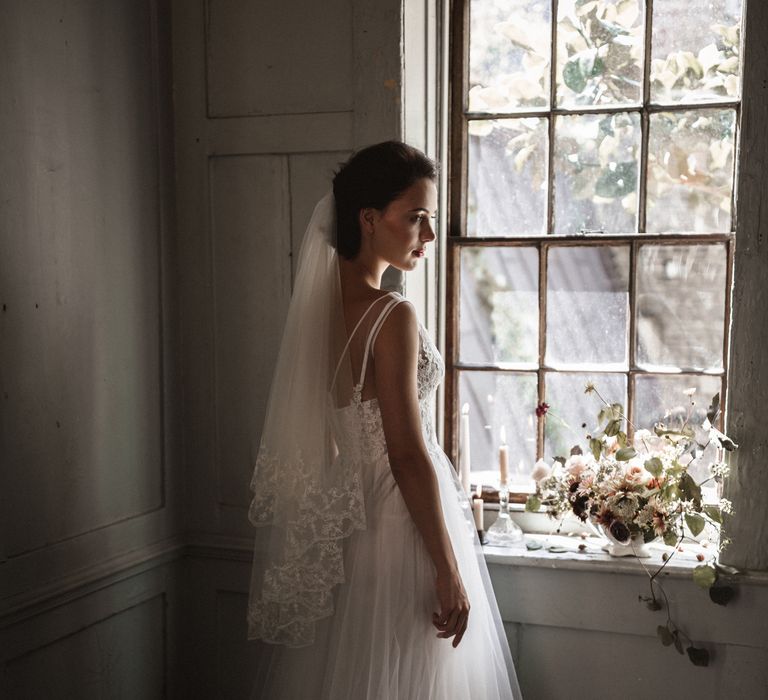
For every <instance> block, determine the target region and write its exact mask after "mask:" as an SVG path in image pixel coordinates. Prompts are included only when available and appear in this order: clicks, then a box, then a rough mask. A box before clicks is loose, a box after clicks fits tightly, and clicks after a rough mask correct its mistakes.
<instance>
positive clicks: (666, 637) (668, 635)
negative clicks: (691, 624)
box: [656, 625, 675, 647]
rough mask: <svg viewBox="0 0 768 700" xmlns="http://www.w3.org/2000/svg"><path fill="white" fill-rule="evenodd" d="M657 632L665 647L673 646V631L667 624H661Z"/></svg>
mask: <svg viewBox="0 0 768 700" xmlns="http://www.w3.org/2000/svg"><path fill="white" fill-rule="evenodd" d="M656 634H658V635H659V639H660V640H661V643H662V644H663V645H664V646H665V647H668V646H672V644H673V643H674V641H675V638H674V637H673V636H672V632H670V631H669V628H668V627H667V626H666V625H659V626H658V627H657V628H656Z"/></svg>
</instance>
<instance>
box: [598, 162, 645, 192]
mask: <svg viewBox="0 0 768 700" xmlns="http://www.w3.org/2000/svg"><path fill="white" fill-rule="evenodd" d="M636 186H637V164H636V163H635V161H630V162H628V163H616V167H615V168H614V169H613V170H609V169H606V170H605V171H603V173H602V174H601V175H600V177H599V178H597V182H595V194H596V195H598V196H600V197H606V198H607V199H617V198H619V197H626V196H627V195H628V194H630V193H632V192H634V191H635V188H636Z"/></svg>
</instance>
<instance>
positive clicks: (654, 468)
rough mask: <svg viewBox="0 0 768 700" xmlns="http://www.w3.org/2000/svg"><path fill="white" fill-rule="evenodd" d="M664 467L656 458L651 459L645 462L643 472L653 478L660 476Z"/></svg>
mask: <svg viewBox="0 0 768 700" xmlns="http://www.w3.org/2000/svg"><path fill="white" fill-rule="evenodd" d="M663 468H664V465H663V464H662V463H661V460H660V459H659V458H658V457H651V459H647V460H645V470H646V471H647V472H650V473H651V474H653V476H660V475H661V471H662V469H663Z"/></svg>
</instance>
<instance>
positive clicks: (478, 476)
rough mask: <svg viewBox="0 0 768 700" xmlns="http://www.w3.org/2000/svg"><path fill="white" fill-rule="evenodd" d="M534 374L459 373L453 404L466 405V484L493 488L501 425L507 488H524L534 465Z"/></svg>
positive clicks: (495, 483)
mask: <svg viewBox="0 0 768 700" xmlns="http://www.w3.org/2000/svg"><path fill="white" fill-rule="evenodd" d="M536 398H537V381H536V374H535V373H533V372H531V373H530V374H529V373H525V374H517V373H515V374H510V373H500V372H467V371H464V372H461V375H460V379H459V406H463V405H464V404H465V403H466V404H469V432H470V456H471V463H472V464H471V466H472V470H471V471H472V483H475V484H477V483H483V484H487V485H490V486H496V487H498V485H499V472H498V469H499V465H498V450H499V444H500V434H501V428H502V426H503V427H504V429H505V432H506V438H507V444H508V449H509V479H510V488H512V489H513V490H514V488H515V485H519V486H525V487H530V479H529V478H528V477H529V474H530V473H531V470H532V469H533V464H534V462H535V461H536V416H535V409H536Z"/></svg>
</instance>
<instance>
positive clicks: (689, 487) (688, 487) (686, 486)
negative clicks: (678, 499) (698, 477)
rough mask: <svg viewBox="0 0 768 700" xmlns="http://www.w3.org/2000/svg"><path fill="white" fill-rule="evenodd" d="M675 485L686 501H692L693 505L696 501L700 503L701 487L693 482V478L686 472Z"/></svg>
mask: <svg viewBox="0 0 768 700" xmlns="http://www.w3.org/2000/svg"><path fill="white" fill-rule="evenodd" d="M677 485H678V486H679V488H680V493H681V494H682V496H683V498H684V499H685V500H686V501H693V502H694V504H695V503H696V502H697V501H698V502H701V487H700V486H699V485H698V484H697V483H696V482H695V481H694V480H693V477H692V476H691V475H690V474H689V473H688V472H683V473H682V474H681V475H680V480H679V481H678V482H677Z"/></svg>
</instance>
